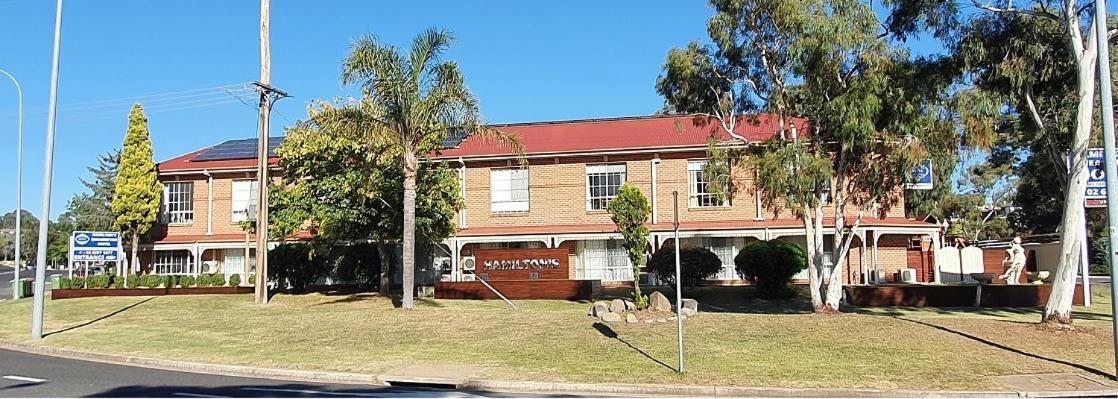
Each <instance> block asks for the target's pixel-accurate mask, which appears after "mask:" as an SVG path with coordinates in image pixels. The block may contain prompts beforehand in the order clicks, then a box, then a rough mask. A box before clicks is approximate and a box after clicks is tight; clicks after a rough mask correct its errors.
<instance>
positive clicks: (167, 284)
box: [163, 276, 175, 288]
mask: <svg viewBox="0 0 1118 399" xmlns="http://www.w3.org/2000/svg"><path fill="white" fill-rule="evenodd" d="M163 288H175V276H163Z"/></svg>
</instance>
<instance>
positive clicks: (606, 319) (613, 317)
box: [601, 312, 621, 323]
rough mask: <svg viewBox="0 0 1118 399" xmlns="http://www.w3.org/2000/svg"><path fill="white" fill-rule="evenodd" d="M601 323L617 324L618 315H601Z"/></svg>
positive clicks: (610, 313)
mask: <svg viewBox="0 0 1118 399" xmlns="http://www.w3.org/2000/svg"><path fill="white" fill-rule="evenodd" d="M601 318H602V321H604V322H606V323H617V322H619V321H621V314H620V313H613V312H606V313H602V315H601Z"/></svg>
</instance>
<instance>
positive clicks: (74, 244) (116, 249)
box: [70, 231, 124, 262]
mask: <svg viewBox="0 0 1118 399" xmlns="http://www.w3.org/2000/svg"><path fill="white" fill-rule="evenodd" d="M123 252H124V251H123V248H122V247H121V245H120V233H117V232H109V231H75V232H74V233H73V235H71V236H70V260H71V261H101V262H115V261H119V260H121V258H122V257H121V254H122V253H123Z"/></svg>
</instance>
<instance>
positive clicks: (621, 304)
mask: <svg viewBox="0 0 1118 399" xmlns="http://www.w3.org/2000/svg"><path fill="white" fill-rule="evenodd" d="M609 311H610V312H613V313H621V312H624V311H625V301H624V300H621V299H614V300H612V301H610V303H609Z"/></svg>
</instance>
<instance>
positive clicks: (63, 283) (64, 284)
mask: <svg viewBox="0 0 1118 399" xmlns="http://www.w3.org/2000/svg"><path fill="white" fill-rule="evenodd" d="M73 285H74V281H73V280H70V278H69V277H63V278H60V279H58V289H62V290H68V289H70V287H73Z"/></svg>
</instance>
